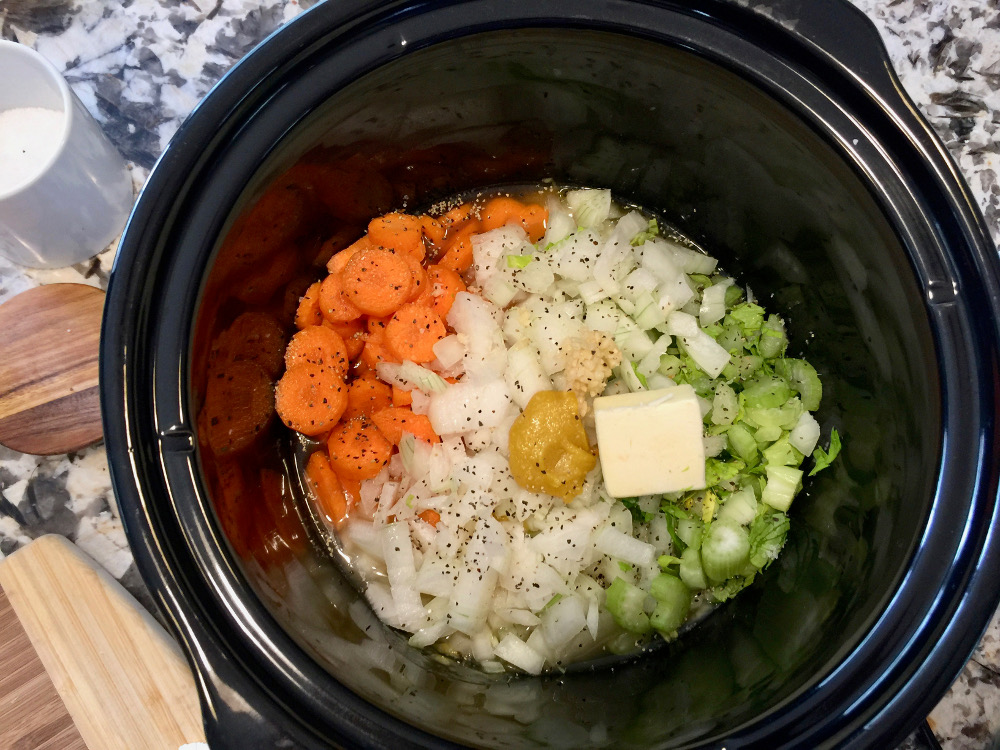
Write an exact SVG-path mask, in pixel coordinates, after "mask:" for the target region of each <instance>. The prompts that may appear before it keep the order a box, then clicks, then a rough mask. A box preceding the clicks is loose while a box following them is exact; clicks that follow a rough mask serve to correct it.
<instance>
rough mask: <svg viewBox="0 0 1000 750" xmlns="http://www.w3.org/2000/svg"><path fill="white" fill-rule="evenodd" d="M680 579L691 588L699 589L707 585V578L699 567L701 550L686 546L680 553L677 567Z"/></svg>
mask: <svg viewBox="0 0 1000 750" xmlns="http://www.w3.org/2000/svg"><path fill="white" fill-rule="evenodd" d="M679 573H680V577H681V580H682V581H684V583H686V584H687V585H688V587H689V588H691V589H696V590H701V589H707V588H708V587H709V583H708V578H706V577H705V571H704V570H703V569H702V567H701V550H698V549H695V548H694V547H688V548H687V549H686V550H684V553H683V554H682V555H681V564H680V567H679Z"/></svg>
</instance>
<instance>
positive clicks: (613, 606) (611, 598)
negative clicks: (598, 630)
mask: <svg viewBox="0 0 1000 750" xmlns="http://www.w3.org/2000/svg"><path fill="white" fill-rule="evenodd" d="M646 596H647V594H646V592H645V591H643V590H642V589H641V588H639V587H638V586H636V585H634V584H631V583H629V582H628V581H626V580H625V579H624V578H616V579H615V580H614V581H613V582H612V583H611V586H610V587H609V588H608V593H607V600H606V601H607V606H608V611H609V612H610V613H611V616H612V617H614V618H615V622H616V623H618V626H619V627H621V628H623V629H625V630H627V631H628V632H630V633H638V634H642V633H648V632H649V631H650V628H651V627H652V626H651V625H650V623H649V616H648V615H647V614H646V611H645V607H646Z"/></svg>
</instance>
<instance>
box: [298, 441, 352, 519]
mask: <svg viewBox="0 0 1000 750" xmlns="http://www.w3.org/2000/svg"><path fill="white" fill-rule="evenodd" d="M306 479H308V480H309V488H310V489H311V490H312V491H313V494H314V495H315V496H316V501H317V503H318V504H319V509H320V511H322V513H323V514H324V515H325V516H326V517H327V519H328V520H329V521H330V522H331V523H332V524H333V525H334V527H336V528H338V529H339V528H341V527H342V526H343V525H344V523H345V522H346V521H347V513H348V507H347V505H348V504H347V494H346V493H345V492H344V487H343V485H342V484H341V483H340V479H338V478H337V474H336V473H335V472H334V471H333V469H332V468H331V467H330V460H329V459H328V458H327V457H326V455H325V454H324V451H316V452H315V453H313V454H312V455H311V456H309V460H308V461H307V462H306Z"/></svg>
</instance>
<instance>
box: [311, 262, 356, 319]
mask: <svg viewBox="0 0 1000 750" xmlns="http://www.w3.org/2000/svg"><path fill="white" fill-rule="evenodd" d="M319 309H320V312H321V313H322V315H323V317H324V318H325V319H326V320H329V321H330V322H331V323H346V322H348V321H351V320H356V319H358V318H360V317H361V315H362V312H361V310H359V309H358V308H357V307H355V305H354V303H353V302H351V300H350V299H349V298H348V297H347V295H346V294H344V287H343V283H342V282H341V278H340V274H339V273H331V274H330V275H329V276H327V277H326V278H325V279H323V283H322V284H320V287H319Z"/></svg>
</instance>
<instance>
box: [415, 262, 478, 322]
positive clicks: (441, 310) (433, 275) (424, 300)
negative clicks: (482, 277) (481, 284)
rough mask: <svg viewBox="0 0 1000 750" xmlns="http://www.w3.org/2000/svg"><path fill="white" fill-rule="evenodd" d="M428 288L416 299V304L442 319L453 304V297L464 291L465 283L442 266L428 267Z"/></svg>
mask: <svg viewBox="0 0 1000 750" xmlns="http://www.w3.org/2000/svg"><path fill="white" fill-rule="evenodd" d="M427 277H428V280H429V284H428V288H427V289H426V290H424V293H423V294H421V295H420V298H419V299H417V304H419V305H424V306H425V307H429V308H431V309H432V310H433V311H434V312H436V313H437V314H438V315H440V316H441V317H442V318H445V317H447V315H448V311H449V310H451V306H452V305H453V304H454V303H455V296H456V295H457V294H458V293H459V292H464V291H466V286H465V282H464V281H462V277H461V276H459V275H458V274H457V273H456V272H455V271H453V270H452V269H450V268H447V267H445V266H442V265H433V266H428V268H427Z"/></svg>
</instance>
